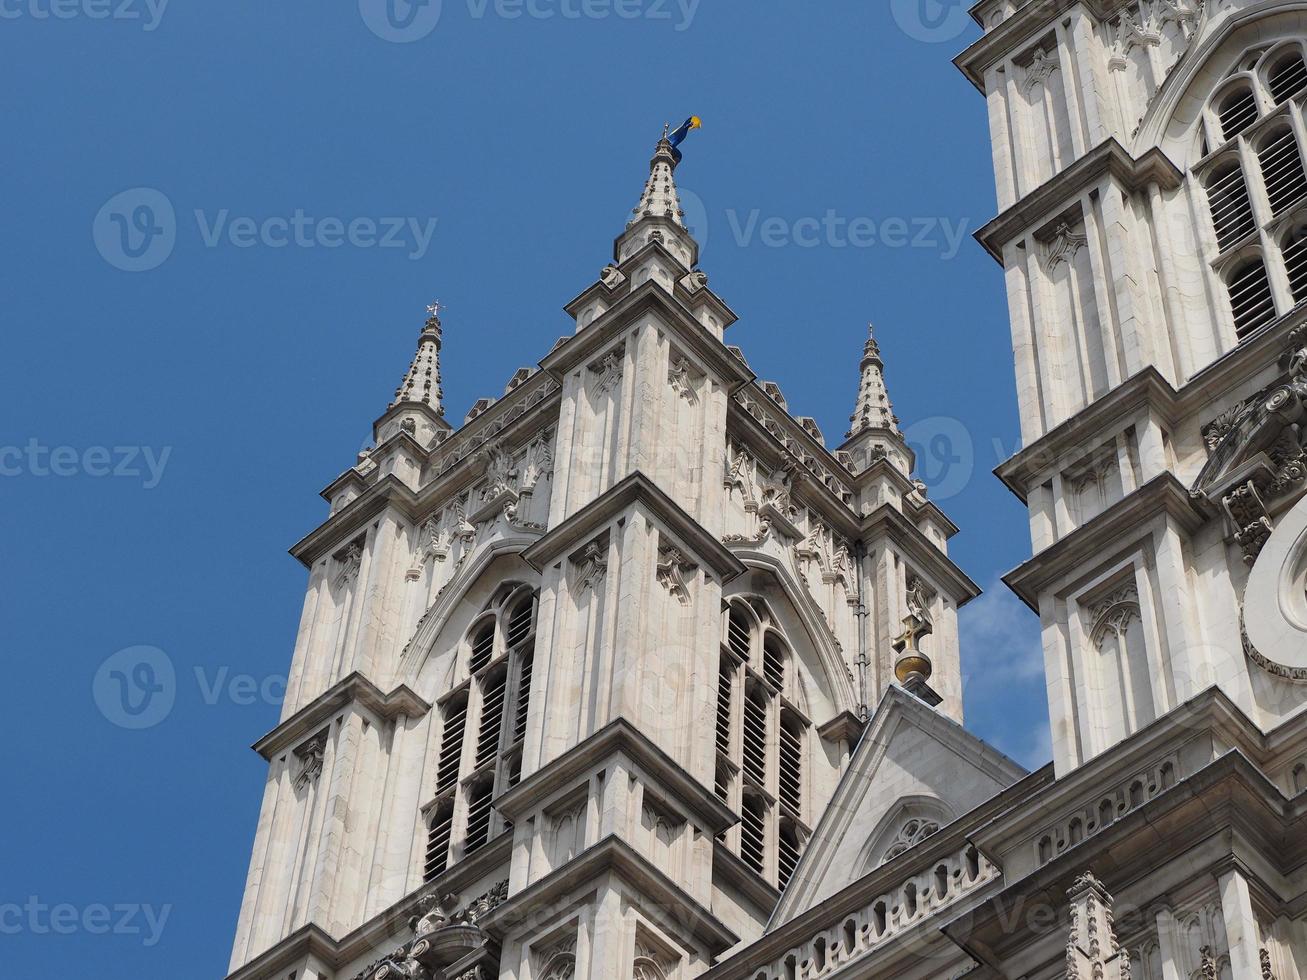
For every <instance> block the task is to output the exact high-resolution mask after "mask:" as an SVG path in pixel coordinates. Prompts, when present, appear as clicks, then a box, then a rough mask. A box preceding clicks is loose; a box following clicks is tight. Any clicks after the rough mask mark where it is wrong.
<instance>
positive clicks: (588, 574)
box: [572, 541, 608, 595]
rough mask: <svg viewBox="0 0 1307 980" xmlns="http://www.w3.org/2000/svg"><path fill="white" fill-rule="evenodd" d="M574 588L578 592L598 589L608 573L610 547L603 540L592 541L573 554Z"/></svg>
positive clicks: (582, 592) (579, 593)
mask: <svg viewBox="0 0 1307 980" xmlns="http://www.w3.org/2000/svg"><path fill="white" fill-rule="evenodd" d="M572 568H573V572H572V588H573V590H574V591H575V592H576V593H577V594H578V595H581V594H584V593H586V592H589V591H591V590H592V589H593V590H598V588H599V586H600V585H602V584H603V581H604V579H605V578H606V577H607V575H608V548H607V546H606V545H605V544H604V542H603V541H591V542H590V543H589V544H588V545H586V546H585V547H584V548H582V549H581V550H580V551H579V552H577V553H576V554H575V555H573V556H572Z"/></svg>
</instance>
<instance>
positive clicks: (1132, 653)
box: [1089, 584, 1157, 742]
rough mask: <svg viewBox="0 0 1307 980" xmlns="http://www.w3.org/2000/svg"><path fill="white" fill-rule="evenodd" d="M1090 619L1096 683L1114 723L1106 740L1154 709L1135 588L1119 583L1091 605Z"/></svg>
mask: <svg viewBox="0 0 1307 980" xmlns="http://www.w3.org/2000/svg"><path fill="white" fill-rule="evenodd" d="M1090 618H1091V621H1092V623H1093V628H1092V629H1091V631H1090V636H1089V640H1090V644H1091V645H1092V647H1093V648H1094V649H1095V650H1097V651H1098V660H1097V662H1096V663H1095V664H1094V668H1095V673H1096V675H1097V679H1098V683H1097V686H1096V687H1097V690H1098V691H1100V692H1101V696H1102V697H1104V698H1105V701H1104V703H1103V705H1102V709H1103V710H1104V714H1105V717H1106V718H1107V719H1109V725H1110V726H1112V727H1111V730H1110V731H1109V732H1108V733H1107V735H1108V740H1109V742H1112V741H1119V740H1120V739H1122V738H1124V737H1126V736H1127V735H1131V734H1133V733H1134V732H1136V731H1138V730H1139V729H1140V728H1142V727H1144V726H1145V725H1147V724H1148V723H1150V722H1151V721H1153V720H1154V719H1155V718H1156V714H1157V713H1156V708H1155V706H1154V701H1153V680H1154V679H1153V677H1152V674H1151V670H1150V668H1149V664H1148V645H1147V640H1146V638H1145V636H1144V624H1143V616H1142V612H1141V610H1140V606H1139V592H1138V590H1137V589H1136V588H1135V586H1134V585H1133V584H1127V585H1124V586H1122V587H1120V588H1118V589H1117V590H1116V591H1115V592H1112V593H1110V594H1109V595H1107V596H1105V597H1104V598H1102V599H1100V600H1099V601H1098V602H1097V603H1096V604H1095V605H1094V606H1093V607H1092V608H1091V609H1090Z"/></svg>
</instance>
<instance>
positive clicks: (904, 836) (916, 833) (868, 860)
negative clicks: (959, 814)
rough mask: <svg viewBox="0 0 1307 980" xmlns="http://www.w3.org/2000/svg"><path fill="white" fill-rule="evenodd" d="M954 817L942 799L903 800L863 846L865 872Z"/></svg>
mask: <svg viewBox="0 0 1307 980" xmlns="http://www.w3.org/2000/svg"><path fill="white" fill-rule="evenodd" d="M951 819H952V818H951V817H950V815H949V811H948V810H947V808H946V807H945V806H944V804H943V803H942V802H940V801H939V800H936V799H933V798H929V797H910V798H908V799H906V800H904V801H902V802H900V803H899V805H898V806H897V807H895V808H894V809H893V810H891V811H890V812H889V813H888V814H886V816H885V817H884V819H882V820H881V822H880V823H879V824H878V825H877V828H876V830H875V832H874V833H873V834H872V835H871V837H870V838H869V840H868V841H867V846H866V847H865V848H864V849H863V852H862V858H861V860H860V864H861V867H862V871H863V873H864V874H865V873H866V872H869V871H874V870H875V869H876V868H879V867H880V866H881V865H882V864H885V863H886V862H889V861H893V860H894V859H895V858H896V857H898V856H899V855H901V854H904V853H906V852H908V851H910V850H912V848H914V847H916V846H917V845H918V844H920V843H921V842H922V841H924V840H925V839H926V838H928V837H930V836H931V835H932V834H935V833H938V832H939V829H940V827H942V826H944V825H945V824H947V823H948V822H949V821H950V820H951Z"/></svg>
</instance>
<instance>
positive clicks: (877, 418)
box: [849, 324, 901, 439]
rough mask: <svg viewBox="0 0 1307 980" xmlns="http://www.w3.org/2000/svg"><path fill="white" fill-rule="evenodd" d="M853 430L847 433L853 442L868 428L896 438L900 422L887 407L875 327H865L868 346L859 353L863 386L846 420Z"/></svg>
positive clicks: (859, 389) (890, 406)
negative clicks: (891, 434)
mask: <svg viewBox="0 0 1307 980" xmlns="http://www.w3.org/2000/svg"><path fill="white" fill-rule="evenodd" d="M849 421H850V422H852V423H853V428H852V429H850V430H849V438H850V439H852V438H853V437H854V436H856V435H857V434H858V433H860V432H865V431H867V430H868V429H885V430H888V431H890V432H893V433H894V434H896V435H901V433H900V432H899V420H898V418H897V417H896V416H895V415H894V406H893V405H891V404H890V400H889V389H888V388H886V387H885V362H884V361H883V360H881V357H880V345H879V344H877V343H876V328H875V326H873V325H872V324H867V345H866V347H865V348H863V354H862V383H861V384H860V385H859V387H858V405H857V408H855V409H854V411H853V415H851V416H850V417H849Z"/></svg>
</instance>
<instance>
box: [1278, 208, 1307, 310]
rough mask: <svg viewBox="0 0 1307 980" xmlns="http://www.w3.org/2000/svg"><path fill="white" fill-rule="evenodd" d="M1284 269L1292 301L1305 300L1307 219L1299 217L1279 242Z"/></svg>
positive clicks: (1306, 283)
mask: <svg viewBox="0 0 1307 980" xmlns="http://www.w3.org/2000/svg"><path fill="white" fill-rule="evenodd" d="M1280 254H1281V255H1282V256H1283V257H1284V271H1285V273H1286V274H1287V275H1288V277H1289V291H1290V292H1292V293H1293V301H1294V302H1295V303H1301V302H1303V301H1304V300H1307V220H1303V219H1299V220H1298V222H1296V223H1295V224H1294V225H1293V226H1292V227H1291V228H1290V229H1289V231H1288V232H1287V233H1286V234H1285V236H1284V238H1283V240H1281V242H1280Z"/></svg>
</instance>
